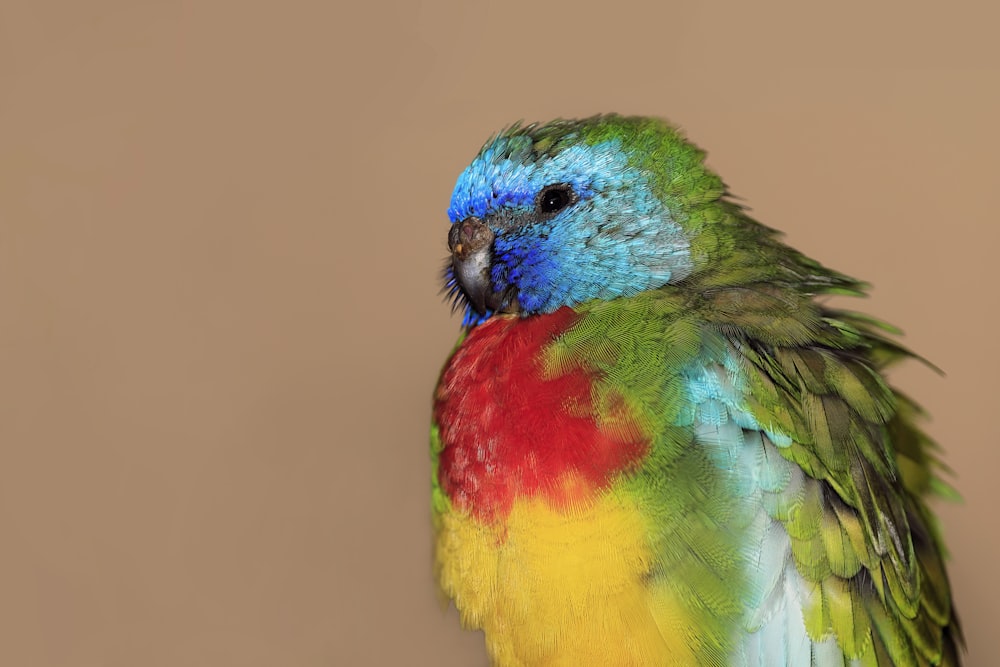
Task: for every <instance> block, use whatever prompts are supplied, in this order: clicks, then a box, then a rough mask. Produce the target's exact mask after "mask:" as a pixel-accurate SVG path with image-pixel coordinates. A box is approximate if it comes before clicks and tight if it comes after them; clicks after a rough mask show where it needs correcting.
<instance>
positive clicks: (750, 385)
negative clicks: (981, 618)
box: [702, 285, 961, 666]
mask: <svg viewBox="0 0 1000 667" xmlns="http://www.w3.org/2000/svg"><path fill="white" fill-rule="evenodd" d="M706 296H707V303H706V306H705V308H704V309H703V310H702V312H703V313H704V316H705V317H706V318H707V319H709V320H710V321H712V323H713V326H715V327H716V328H717V330H718V331H719V332H720V333H721V334H722V335H724V336H725V338H726V339H727V340H728V341H729V345H730V347H731V352H730V354H731V355H732V357H733V358H734V359H735V360H736V365H737V366H738V368H739V374H740V375H741V376H742V377H743V378H744V379H745V382H746V385H747V386H746V391H745V392H743V401H744V406H743V407H744V409H745V410H747V411H748V412H749V413H750V414H751V415H752V416H753V418H754V420H755V421H756V423H757V424H759V425H760V429H761V434H760V435H761V438H762V440H763V442H764V443H765V445H766V446H768V447H770V451H777V452H778V453H779V454H780V455H781V457H783V459H784V460H786V461H788V462H791V463H793V464H794V467H795V468H796V472H798V470H801V472H802V473H804V474H802V475H798V478H795V477H791V478H790V481H789V482H788V484H786V485H784V486H783V487H782V488H778V489H774V490H773V491H774V492H773V493H770V494H765V495H766V496H767V497H768V500H767V502H766V503H765V504H766V507H767V511H768V513H769V516H770V518H771V520H773V521H774V522H775V524H780V525H781V526H782V527H783V528H784V532H785V533H787V536H788V540H787V542H788V545H789V547H790V548H789V552H790V557H791V560H792V562H794V565H795V572H794V573H793V575H795V577H796V579H797V582H798V583H797V584H796V585H797V586H798V587H799V588H801V589H802V590H800V591H797V595H798V598H799V600H800V601H801V604H802V611H803V620H804V624H805V629H806V631H807V633H808V636H809V638H811V639H812V641H813V642H814V644H813V647H812V653H813V662H812V664H814V665H826V664H831V663H828V662H824V661H823V660H824V659H823V658H821V657H820V656H821V654H823V652H824V651H826V650H828V648H829V647H830V644H829V640H830V638H835V639H836V644H837V645H838V646H839V648H840V649H841V650H840V651H833V653H836V654H837V655H838V656H839V655H841V654H842V657H838V659H837V660H838V662H837V664H840V662H839V661H840V660H843V661H844V662H846V663H849V664H854V663H851V662H850V661H852V660H857V661H858V662H859V663H860V664H862V665H881V666H886V665H896V666H903V665H906V666H909V665H921V666H922V665H948V666H953V665H959V664H960V662H959V658H958V652H957V650H956V645H957V644H958V643H960V641H961V637H960V630H959V628H958V623H957V620H956V617H955V612H954V610H953V608H952V605H951V592H950V587H949V583H948V579H947V576H946V574H945V570H944V566H943V563H942V553H943V549H942V546H941V544H940V541H939V539H938V537H937V532H936V528H935V523H934V519H933V517H932V515H931V512H930V511H929V509H928V507H927V505H926V498H927V496H928V495H929V494H930V493H932V492H934V491H946V490H947V488H948V487H947V486H946V485H944V484H943V483H942V482H941V481H940V480H939V479H938V477H937V476H936V468H939V467H940V464H939V463H938V462H937V460H936V458H935V455H934V450H935V446H934V444H933V443H932V441H931V440H930V439H929V438H928V437H927V436H926V435H925V434H924V433H923V432H922V431H921V430H920V429H919V428H918V426H917V425H916V423H915V418H916V417H918V416H919V409H918V408H917V407H916V405H915V404H914V403H913V402H912V401H910V400H909V399H907V398H906V397H904V396H902V395H900V394H898V393H896V392H894V391H893V390H892V389H891V388H890V387H889V386H888V385H887V384H886V382H885V381H884V379H883V377H882V370H883V368H884V366H885V365H886V364H888V363H891V362H892V361H895V360H897V359H900V358H903V357H905V356H909V355H908V353H907V352H906V351H905V350H903V349H902V348H900V347H899V346H897V345H895V344H894V343H892V342H890V341H889V340H887V339H886V338H885V337H884V336H883V335H882V333H881V332H880V331H879V328H880V326H881V325H879V324H878V323H877V322H874V321H872V320H867V319H865V318H863V317H861V316H858V315H855V314H851V313H846V312H841V311H834V310H828V309H822V308H820V307H819V306H817V305H816V304H815V303H814V302H813V301H812V298H811V295H809V294H800V295H794V296H790V293H789V292H788V291H787V290H781V291H779V290H777V289H773V290H772V289H769V288H767V287H761V286H759V285H757V286H754V287H753V288H723V289H719V290H717V291H713V292H710V293H707V295H706ZM765 539H767V538H766V537H765ZM779 575H780V573H779V574H776V575H775V576H773V577H770V578H768V579H767V581H768V582H769V585H770V586H771V587H772V588H773V589H774V590H772V591H765V592H764V595H762V602H761V604H762V606H763V605H768V604H770V605H774V604H775V602H774V598H773V597H772V598H768V597H767V595H768V594H771V595H778V594H779V591H778V588H780V587H782V586H784V587H786V588H787V587H788V586H789V585H790V584H789V582H788V581H787V577H782V576H779ZM760 611H762V612H767V613H770V612H771V611H773V610H768V609H762V610H760ZM824 647H825V648H824ZM786 655H788V653H787V652H786Z"/></svg>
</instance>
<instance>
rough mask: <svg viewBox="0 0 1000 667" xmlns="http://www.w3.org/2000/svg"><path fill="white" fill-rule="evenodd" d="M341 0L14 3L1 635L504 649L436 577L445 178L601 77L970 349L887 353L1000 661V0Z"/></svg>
mask: <svg viewBox="0 0 1000 667" xmlns="http://www.w3.org/2000/svg"><path fill="white" fill-rule="evenodd" d="M338 4H339V3H337V2H305V1H299V0H296V1H294V2H281V3H279V2H273V3H261V2H237V1H236V0H231V1H225V0H201V1H195V0H190V1H186V2H178V1H164V2H136V1H134V0H130V1H124V0H91V1H88V2H75V1H73V0H62V1H57V0H53V1H42V2H37V1H34V2H28V1H27V0H5V1H4V2H3V3H0V664H2V665H18V666H26V667H32V666H36V665H37V666H46V667H48V666H57V665H59V666H63V665H65V666H73V667H87V666H91V665H106V666H116V667H117V666H122V667H124V666H129V667H132V666H135V665H141V666H143V667H147V666H148V667H158V666H167V665H170V666H175V665H176V666H189V665H190V666H199V667H200V666H204V667H225V666H230V665H233V666H236V665H239V666H256V665H261V666H265V665H266V666H273V665H292V666H319V665H435V666H436V665H441V666H451V665H454V666H464V667H467V666H469V665H484V664H485V658H484V655H483V649H482V642H481V639H480V638H479V637H478V636H476V635H473V634H471V633H463V632H461V631H460V630H459V629H458V627H457V622H456V618H455V616H454V614H453V613H449V614H443V613H442V612H441V611H440V609H439V607H438V605H437V601H436V598H435V594H434V589H433V587H432V584H431V578H430V560H429V554H430V529H429V525H428V523H429V519H428V509H427V489H428V481H429V480H428V460H427V454H426V430H427V423H428V406H429V395H430V392H431V389H432V386H433V383H434V381H435V375H436V372H437V370H438V368H439V367H440V364H441V363H442V361H443V359H444V357H445V355H446V353H447V352H448V350H449V348H450V346H451V344H452V342H453V340H454V337H455V335H456V331H457V326H458V322H457V321H456V320H455V319H453V318H451V317H450V316H449V310H448V308H447V307H446V306H445V305H444V304H443V303H442V301H441V297H440V296H439V295H438V288H439V285H438V273H439V269H440V266H441V263H442V259H443V257H444V253H445V234H446V226H447V223H446V219H445V215H444V211H445V209H446V207H447V203H448V198H449V194H450V191H451V187H452V184H453V182H454V178H455V177H456V175H457V174H458V172H459V171H460V169H461V168H462V167H463V166H464V165H465V163H466V162H467V161H468V160H469V159H470V158H471V157H472V155H473V154H474V152H475V151H476V150H477V149H478V147H479V145H480V144H481V143H482V141H483V140H485V139H486V137H487V136H488V135H489V134H490V133H491V132H492V131H494V130H496V129H498V128H499V127H500V126H502V125H504V124H506V123H509V122H511V121H513V120H516V119H519V118H524V119H527V120H544V119H548V118H551V117H553V116H559V115H561V116H580V115H589V114H592V113H595V112H599V111H610V110H617V111H620V112H625V113H644V114H656V115H663V116H667V117H669V118H671V119H672V120H673V121H675V122H676V123H679V124H680V125H682V126H683V127H685V128H686V129H687V131H688V134H689V135H690V136H691V137H692V138H693V139H695V140H696V141H697V142H698V143H699V144H701V145H702V146H704V147H706V148H708V149H709V151H710V161H711V163H712V164H713V165H714V166H715V167H716V168H717V169H718V170H719V171H720V172H721V173H722V174H723V176H724V177H725V178H726V180H727V181H728V182H729V184H730V185H731V187H732V190H733V191H734V192H735V193H737V194H738V195H740V196H741V197H743V198H744V199H745V200H746V201H747V202H748V203H749V204H750V205H751V206H752V207H753V209H754V212H755V214H756V215H757V217H758V218H759V219H761V220H763V221H765V222H766V223H768V224H770V225H772V226H775V227H779V228H781V229H784V230H786V231H787V232H788V237H789V239H790V241H791V242H792V243H793V244H794V245H797V246H799V247H800V248H802V249H803V250H805V251H806V252H808V253H810V254H812V255H814V256H816V257H818V258H820V259H822V260H823V261H824V262H826V263H828V264H830V265H833V266H836V267H838V268H840V269H842V270H844V271H847V272H849V273H852V274H855V275H858V276H862V277H864V278H866V279H869V280H871V281H872V282H873V283H874V284H875V285H876V290H875V293H874V296H873V297H872V298H871V299H870V300H869V301H867V302H865V303H863V304H861V305H862V307H863V308H864V309H865V310H868V311H870V312H873V313H877V314H878V315H880V316H882V317H885V318H887V319H889V320H891V321H892V322H895V323H897V324H899V325H900V326H902V327H903V328H905V329H906V330H907V332H908V337H907V339H906V340H907V343H908V344H909V345H910V346H911V347H913V348H914V349H916V350H919V351H920V352H921V353H923V354H924V355H926V356H927V357H928V358H929V359H932V360H933V361H934V362H935V363H936V364H938V365H939V366H941V367H942V368H943V369H945V370H946V371H947V377H945V378H941V377H939V376H937V375H935V374H934V373H932V372H930V371H928V370H927V369H925V368H923V367H920V366H919V365H917V364H911V365H910V366H908V367H906V368H904V369H902V370H900V371H899V372H898V373H897V374H896V379H897V381H898V382H899V383H900V384H902V385H904V386H905V387H906V389H907V390H908V391H909V392H910V393H912V394H913V395H915V396H916V397H917V398H918V399H920V400H921V401H922V402H923V403H924V404H925V405H926V406H927V407H928V408H929V409H930V410H931V411H932V412H933V414H934V421H933V422H932V423H931V425H930V430H931V431H932V433H933V434H934V435H935V436H937V437H938V438H939V439H940V440H941V442H942V443H943V444H944V446H945V447H946V449H947V453H948V461H949V462H950V463H951V464H952V466H953V467H954V468H955V470H956V471H957V473H958V485H959V486H960V487H961V489H962V491H963V493H964V495H965V498H966V502H965V505H964V506H950V507H944V508H942V511H941V513H942V515H943V516H944V519H945V521H946V525H947V534H948V537H949V541H950V544H951V545H952V549H953V554H954V560H953V562H952V572H953V577H954V581H955V588H956V591H957V597H958V600H959V603H960V605H961V610H962V613H963V618H964V621H965V624H966V629H967V634H968V639H969V642H970V644H971V651H970V661H969V662H970V664H971V665H989V664H993V662H994V661H995V658H994V657H993V648H992V646H993V644H994V641H993V640H994V639H995V637H993V636H991V633H995V626H996V623H997V617H998V615H1000V580H998V571H1000V566H998V561H1000V545H998V535H997V533H998V531H997V523H998V522H997V502H998V500H997V499H998V497H1000V496H998V494H1000V490H998V487H1000V480H998V466H1000V454H998V444H1000V437H998V436H1000V433H998V427H997V423H998V422H997V414H998V405H997V401H998V398H1000V396H998V391H997V387H998V378H1000V350H998V349H997V345H996V337H997V331H998V328H1000V320H998V316H997V310H998V305H1000V304H998V297H997V282H998V281H997V279H996V268H997V264H998V260H997V253H998V241H1000V234H998V220H997V215H996V212H995V211H996V205H997V178H998V169H997V163H998V157H997V156H998V154H1000V131H998V129H997V127H998V122H997V119H998V118H1000V53H998V48H997V46H996V41H997V40H996V37H995V28H996V25H997V24H998V21H1000V10H997V9H986V7H987V3H983V4H982V5H981V6H978V7H977V6H971V5H970V6H962V5H960V4H959V5H956V4H954V3H949V4H948V8H947V9H931V8H929V7H930V5H928V6H927V7H918V6H915V5H913V3H904V2H899V3H896V4H895V6H889V5H887V4H884V3H882V4H879V6H878V7H873V6H869V4H870V3H858V4H855V5H843V4H841V3H822V4H825V5H827V6H828V8H827V9H825V10H817V9H813V8H806V6H807V5H808V6H809V7H813V6H819V4H820V3H795V2H788V3H786V4H781V5H768V6H763V5H759V3H743V2H736V1H734V2H731V3H727V4H728V5H729V6H723V5H718V6H714V7H712V8H709V7H703V6H702V4H701V3H697V2H693V1H688V2H684V3H676V2H667V3H659V2H658V3H649V4H648V5H641V4H637V3H633V2H624V1H621V2H608V1H607V0H605V1H603V2H585V1H583V0H579V1H577V2H573V3H563V4H562V5H561V6H560V7H556V5H554V4H553V5H549V4H544V6H539V4H541V3H539V4H536V3H532V2H524V1H520V0H510V1H508V2H503V3H499V2H494V3H490V4H479V5H475V6H473V5H472V4H471V3H469V4H463V3H459V2H450V3H440V4H439V3H416V2H396V3H388V4H385V5H382V6H375V5H374V4H372V5H369V7H368V8H367V9H363V10H362V9H355V10H349V11H345V10H342V9H337V8H336V5H338ZM832 4H835V5H837V8H836V9H832V8H829V7H830V6H831V5H832ZM871 4H874V3H871ZM940 4H941V5H942V6H943V5H944V4H945V3H940ZM994 5H995V3H994Z"/></svg>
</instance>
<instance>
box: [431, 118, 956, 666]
mask: <svg viewBox="0 0 1000 667" xmlns="http://www.w3.org/2000/svg"><path fill="white" fill-rule="evenodd" d="M448 218H449V228H448V235H447V243H448V252H449V256H448V259H447V260H446V267H445V270H444V281H443V282H444V288H443V289H444V291H445V292H447V294H448V297H449V298H450V299H451V300H452V302H453V305H454V308H455V309H456V311H460V312H461V314H462V317H463V319H462V325H461V332H460V334H459V338H458V342H457V344H456V346H455V348H454V349H453V351H452V353H451V355H450V357H449V359H448V360H447V361H446V363H445V365H444V368H443V370H442V372H441V374H440V378H439V380H438V384H437V386H436V389H435V392H434V396H433V405H432V424H431V433H430V450H431V451H430V454H431V466H432V475H431V477H432V479H431V482H432V484H431V508H432V520H433V528H434V573H435V577H436V580H437V583H438V586H439V588H440V591H441V594H442V601H443V603H445V604H448V603H449V601H451V602H452V603H453V604H454V606H455V607H456V608H457V610H458V614H459V617H460V620H461V623H462V625H463V627H465V628H468V629H474V630H481V631H482V632H483V636H484V639H485V644H486V650H487V653H488V655H489V660H490V662H491V664H492V665H496V666H498V667H515V666H516V667H535V666H542V665H545V666H547V667H555V666H572V667H585V666H589V665H600V666H602V667H609V666H615V667H617V666H647V665H656V666H662V665H711V666H723V665H725V666H740V667H809V666H811V667H830V666H833V665H836V666H838V667H841V666H847V665H850V666H852V667H854V666H858V667H875V666H878V667H888V666H897V667H902V666H914V667H916V666H921V667H922V666H927V665H940V666H947V667H955V666H957V665H960V661H961V654H962V652H963V647H964V640H963V639H962V634H961V630H960V627H959V623H958V620H957V616H956V611H955V608H954V606H953V604H952V593H951V588H950V584H949V580H948V575H947V572H946V569H945V564H944V561H945V549H944V546H943V540H942V537H941V529H940V526H939V524H938V521H937V518H936V517H935V515H934V514H933V513H932V511H931V509H930V508H929V505H928V503H929V501H930V500H932V499H933V498H934V497H935V496H944V497H954V496H956V495H957V492H956V491H954V489H953V488H952V486H951V485H950V484H949V482H947V481H946V478H947V477H948V474H949V473H950V471H949V470H948V469H947V467H946V466H945V464H944V463H943V462H942V454H941V453H940V448H939V445H938V444H937V443H936V442H934V441H933V440H932V439H931V437H930V436H929V435H927V434H926V433H925V432H924V431H923V430H922V428H921V426H920V422H921V420H922V419H923V418H924V416H925V415H924V412H923V410H922V408H921V407H919V406H918V405H917V403H916V402H914V401H913V400H912V399H911V398H909V397H907V395H906V394H904V393H901V392H900V391H898V390H896V389H894V388H892V387H891V386H890V385H889V383H888V381H887V379H886V375H885V373H886V369H887V368H888V367H890V366H891V365H893V364H894V363H896V362H899V361H901V360H905V359H909V358H917V359H920V357H917V356H916V355H915V354H913V353H911V352H909V351H908V350H907V349H906V348H904V347H903V346H902V345H900V344H899V343H897V342H895V339H896V337H897V335H898V334H899V333H900V332H899V330H898V329H896V328H895V327H893V326H891V325H889V324H886V323H883V322H882V321H880V320H878V319H875V318H873V317H870V316H867V315H863V314H860V313H858V312H855V311H852V310H845V309H841V308H835V307H833V306H832V305H830V304H829V303H828V302H829V301H830V297H841V296H864V295H865V294H866V293H867V290H868V289H869V287H868V285H867V284H866V283H863V282H861V281H859V280H855V279H854V278H851V277H849V276H847V275H844V274H841V273H839V272H837V271H834V270H831V269H829V268H826V267H825V266H824V265H822V264H821V263H819V262H818V261H816V260H813V259H811V258H809V257H807V256H806V255H804V254H802V253H800V252H798V251H796V250H794V249H793V248H791V247H790V246H789V245H787V244H785V243H784V242H783V240H782V236H781V234H780V233H779V232H778V231H776V230H775V229H772V228H770V227H767V226H765V225H763V224H761V223H759V222H757V221H756V220H754V219H753V218H751V217H750V215H749V214H748V212H747V209H746V208H745V207H744V206H743V205H741V204H740V203H738V202H737V201H736V200H735V197H734V196H733V195H731V194H730V192H729V190H728V188H727V186H726V185H725V184H724V182H723V181H722V180H721V178H720V177H719V176H718V175H716V174H715V173H714V172H713V171H712V170H711V169H710V168H709V167H708V166H707V165H706V162H705V153H704V152H703V151H702V150H701V149H699V148H698V147H697V146H695V145H694V144H693V143H691V142H690V141H689V140H688V139H687V138H686V136H685V135H684V134H683V133H682V131H681V130H679V129H678V128H677V127H675V126H674V125H672V124H670V123H669V122H667V121H665V120H661V119H658V118H652V117H628V116H620V115H614V114H603V115H598V116H594V117H590V118H585V119H579V120H568V119H558V120H554V121H551V122H547V123H535V124H523V123H515V124H514V125H511V126H509V127H507V128H506V129H504V130H502V131H500V132H498V133H497V134H495V135H493V137H492V138H490V139H489V140H488V141H487V143H486V144H485V145H484V146H483V147H482V148H481V149H480V151H479V152H478V154H477V155H476V156H475V158H474V159H473V160H472V162H471V163H470V164H469V165H468V166H467V167H466V168H465V169H464V171H462V172H461V174H460V176H459V177H458V180H457V182H456V184H455V187H454V190H453V193H452V195H451V200H450V205H449V208H448ZM928 363H929V362H928Z"/></svg>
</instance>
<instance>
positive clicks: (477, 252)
mask: <svg viewBox="0 0 1000 667" xmlns="http://www.w3.org/2000/svg"><path fill="white" fill-rule="evenodd" d="M495 238H496V235H495V234H494V233H493V230H491V229H490V228H489V226H487V225H486V224H485V223H484V222H483V221H482V220H480V219H479V218H477V217H475V216H473V217H469V218H466V219H465V220H463V221H461V222H458V223H455V224H454V225H452V226H451V229H450V230H449V231H448V248H449V249H450V250H451V268H452V271H453V273H454V275H455V280H456V281H457V282H458V285H459V287H461V288H462V292H464V293H465V297H466V298H467V299H468V300H469V303H470V304H472V307H473V308H475V309H476V312H478V313H479V314H480V315H485V314H486V309H487V305H489V304H487V300H489V301H494V300H495V296H494V295H493V285H492V278H491V277H490V269H491V267H492V264H493V240H494V239H495Z"/></svg>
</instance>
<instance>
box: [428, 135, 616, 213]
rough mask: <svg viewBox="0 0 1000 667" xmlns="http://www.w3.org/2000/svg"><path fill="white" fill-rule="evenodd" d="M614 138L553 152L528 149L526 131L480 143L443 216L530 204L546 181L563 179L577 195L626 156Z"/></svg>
mask: <svg viewBox="0 0 1000 667" xmlns="http://www.w3.org/2000/svg"><path fill="white" fill-rule="evenodd" d="M620 146H621V142H620V141H619V140H617V139H616V140H612V141H605V142H602V143H598V144H594V145H592V146H587V145H583V144H574V145H572V146H568V147H566V148H563V149H562V150H560V151H559V152H558V153H556V154H555V155H542V156H538V155H535V154H533V153H532V150H531V148H532V139H531V138H530V137H527V136H523V135H522V136H514V137H500V138H498V139H496V140H495V141H493V143H491V144H490V145H489V146H487V147H486V148H484V149H483V150H482V151H481V152H480V153H479V155H478V156H477V157H476V159H475V160H473V161H472V164H470V165H469V166H468V167H466V168H465V171H463V172H462V173H461V175H460V176H459V177H458V182H456V183H455V190H454V191H453V192H452V195H451V205H450V206H449V207H448V217H449V218H450V219H451V221H452V222H458V221H459V220H464V219H465V218H467V217H469V216H470V215H475V216H479V217H482V216H484V215H486V214H487V213H489V212H491V211H496V210H497V209H499V208H501V207H509V208H530V207H531V206H533V205H534V202H535V196H536V195H537V194H538V192H539V191H540V190H541V189H542V188H544V187H545V186H547V185H552V184H554V183H568V184H569V185H571V186H573V190H574V191H575V192H576V193H577V195H578V196H579V197H580V198H581V199H586V198H587V197H588V196H589V195H590V194H591V193H592V192H593V191H594V190H599V189H600V188H601V186H602V185H603V184H604V183H603V181H604V180H605V179H607V178H608V177H612V178H613V177H615V176H620V175H621V172H622V171H624V170H625V169H626V166H627V164H626V163H627V158H626V156H625V155H624V154H623V152H622V151H621V149H620Z"/></svg>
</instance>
